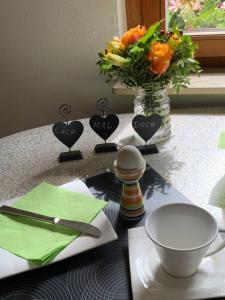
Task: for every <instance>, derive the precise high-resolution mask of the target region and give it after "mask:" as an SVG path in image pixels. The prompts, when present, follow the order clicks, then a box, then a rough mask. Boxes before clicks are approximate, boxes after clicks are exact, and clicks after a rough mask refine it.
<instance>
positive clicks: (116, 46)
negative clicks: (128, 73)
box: [106, 36, 125, 53]
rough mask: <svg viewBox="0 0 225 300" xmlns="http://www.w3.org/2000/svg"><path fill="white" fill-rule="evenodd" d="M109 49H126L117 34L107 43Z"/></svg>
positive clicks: (119, 50)
mask: <svg viewBox="0 0 225 300" xmlns="http://www.w3.org/2000/svg"><path fill="white" fill-rule="evenodd" d="M106 49H107V51H108V52H111V53H118V52H121V51H123V50H124V49H125V47H124V45H123V44H122V43H121V41H120V39H119V38H118V36H115V37H114V38H113V40H112V41H110V42H108V43H107V48H106Z"/></svg>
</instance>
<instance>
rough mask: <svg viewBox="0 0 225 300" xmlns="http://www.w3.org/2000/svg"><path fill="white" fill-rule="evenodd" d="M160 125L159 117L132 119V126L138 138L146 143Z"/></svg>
mask: <svg viewBox="0 0 225 300" xmlns="http://www.w3.org/2000/svg"><path fill="white" fill-rule="evenodd" d="M161 124H162V118H161V117H160V115H157V114H152V115H151V116H143V115H137V116H136V117H134V118H133V121H132V126H133V128H134V130H135V131H136V132H137V134H138V135H140V137H141V138H142V139H143V140H144V141H145V142H147V141H148V140H150V138H151V137H153V135H154V134H155V133H156V131H157V130H158V129H159V128H160V126H161Z"/></svg>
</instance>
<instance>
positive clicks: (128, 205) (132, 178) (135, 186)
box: [114, 161, 146, 220]
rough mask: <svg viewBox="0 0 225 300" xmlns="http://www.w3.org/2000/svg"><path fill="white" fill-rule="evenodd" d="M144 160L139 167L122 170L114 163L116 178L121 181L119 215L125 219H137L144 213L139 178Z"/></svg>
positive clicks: (142, 171) (143, 169)
mask: <svg viewBox="0 0 225 300" xmlns="http://www.w3.org/2000/svg"><path fill="white" fill-rule="evenodd" d="M145 166H146V162H145V161H144V162H143V165H142V166H141V167H140V168H139V169H135V170H122V169H120V168H119V167H117V164H114V169H115V173H116V176H117V178H118V179H120V180H121V181H122V182H123V187H122V194H121V199H120V216H121V217H122V218H123V219H126V220H139V219H141V218H142V217H143V215H144V214H145V208H144V201H143V196H142V192H141V189H140V185H139V180H140V179H141V177H142V176H143V174H144V171H145Z"/></svg>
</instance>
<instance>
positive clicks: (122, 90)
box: [112, 69, 225, 95]
mask: <svg viewBox="0 0 225 300" xmlns="http://www.w3.org/2000/svg"><path fill="white" fill-rule="evenodd" d="M112 92H113V94H115V95H133V94H134V92H133V91H132V89H129V88H127V87H125V86H123V85H122V84H121V83H120V82H117V83H116V84H115V85H114V86H113V88H112ZM168 92H169V95H176V91H175V89H171V88H168ZM221 94H225V70H224V69H223V70H208V71H206V72H204V73H201V75H200V76H196V75H192V76H191V81H190V85H189V87H188V88H182V89H181V90H180V92H179V95H221Z"/></svg>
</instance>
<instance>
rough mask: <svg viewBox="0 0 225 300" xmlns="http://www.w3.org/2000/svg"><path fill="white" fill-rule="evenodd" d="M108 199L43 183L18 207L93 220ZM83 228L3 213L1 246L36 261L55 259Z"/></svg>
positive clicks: (56, 215) (44, 261) (20, 201)
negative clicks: (104, 199) (77, 228)
mask: <svg viewBox="0 0 225 300" xmlns="http://www.w3.org/2000/svg"><path fill="white" fill-rule="evenodd" d="M105 205H106V202H105V201H103V200H97V199H95V198H93V197H90V196H86V195H83V194H80V193H76V192H71V191H68V190H65V189H63V188H60V187H55V186H53V185H50V184H47V183H45V182H44V183H42V184H40V185H39V186H37V187H36V188H34V189H33V190H32V191H31V192H29V193H28V194H26V195H25V196H24V197H22V198H21V199H20V200H19V201H18V202H16V204H14V205H13V206H14V207H17V208H21V209H24V210H28V211H33V212H36V213H40V214H43V215H47V216H52V217H59V218H63V219H69V220H76V221H82V222H86V223H90V222H91V221H92V220H93V219H94V218H95V216H96V215H97V214H98V213H99V212H100V211H101V210H102V209H103V208H104V206H105ZM78 235H79V232H75V231H74V230H72V229H70V228H64V227H61V226H57V225H54V224H50V223H46V222H42V221H37V220H32V219H28V218H24V217H17V216H9V215H4V214H0V247H1V248H3V249H5V250H7V251H9V252H11V253H14V254H16V255H18V256H21V257H23V258H25V259H27V260H30V261H32V262H35V263H38V264H43V263H46V262H48V261H49V260H51V259H52V258H53V257H54V256H56V255H57V254H58V253H59V252H60V251H61V250H62V249H64V248H65V247H66V246H67V245H68V244H69V243H71V242H72V241H73V240H74V239H75V238H76V237H77V236H78Z"/></svg>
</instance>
